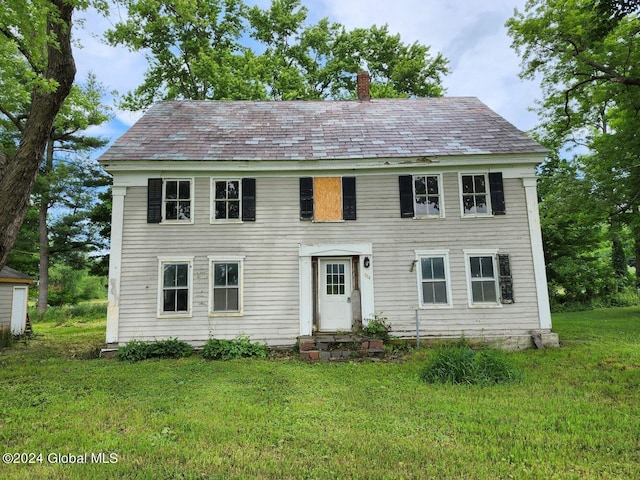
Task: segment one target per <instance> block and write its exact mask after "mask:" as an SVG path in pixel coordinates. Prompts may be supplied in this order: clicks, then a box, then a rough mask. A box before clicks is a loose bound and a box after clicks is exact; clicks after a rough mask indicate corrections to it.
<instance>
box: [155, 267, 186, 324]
mask: <svg viewBox="0 0 640 480" xmlns="http://www.w3.org/2000/svg"><path fill="white" fill-rule="evenodd" d="M192 267H193V257H171V258H159V288H158V316H159V317H164V316H190V315H191V288H192V286H191V285H192Z"/></svg>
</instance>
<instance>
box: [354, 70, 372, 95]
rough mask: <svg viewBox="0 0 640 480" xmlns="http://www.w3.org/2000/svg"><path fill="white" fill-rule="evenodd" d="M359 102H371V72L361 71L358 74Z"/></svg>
mask: <svg viewBox="0 0 640 480" xmlns="http://www.w3.org/2000/svg"><path fill="white" fill-rule="evenodd" d="M357 81H358V100H360V101H361V102H367V101H369V100H371V92H370V91H369V83H370V82H371V77H370V76H369V72H367V71H365V70H360V71H359V72H358V80H357Z"/></svg>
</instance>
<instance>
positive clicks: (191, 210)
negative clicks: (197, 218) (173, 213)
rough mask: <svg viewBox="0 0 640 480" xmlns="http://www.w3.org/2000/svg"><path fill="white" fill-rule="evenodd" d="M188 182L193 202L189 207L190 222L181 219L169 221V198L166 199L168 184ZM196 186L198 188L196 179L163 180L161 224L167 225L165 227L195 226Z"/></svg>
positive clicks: (173, 178) (177, 178)
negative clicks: (176, 225) (177, 225)
mask: <svg viewBox="0 0 640 480" xmlns="http://www.w3.org/2000/svg"><path fill="white" fill-rule="evenodd" d="M186 180H188V181H189V183H190V185H189V193H190V198H189V201H190V202H191V204H190V207H189V220H180V219H176V220H167V211H166V210H167V203H166V202H167V197H166V192H167V182H172V181H173V182H180V181H182V182H184V181H186ZM195 186H196V182H195V178H194V177H168V178H164V177H163V178H162V222H160V223H161V224H165V225H175V224H182V225H185V224H193V217H194V214H195V211H196V210H195V196H196V195H195Z"/></svg>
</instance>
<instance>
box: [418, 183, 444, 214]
mask: <svg viewBox="0 0 640 480" xmlns="http://www.w3.org/2000/svg"><path fill="white" fill-rule="evenodd" d="M440 184H441V181H440V175H425V176H414V177H413V192H414V193H413V201H414V212H415V216H416V217H417V218H420V217H442V216H444V215H443V214H444V210H443V208H442V207H443V205H442V196H441V191H440V190H441V187H440Z"/></svg>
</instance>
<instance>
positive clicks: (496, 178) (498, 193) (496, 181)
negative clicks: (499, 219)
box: [489, 172, 507, 215]
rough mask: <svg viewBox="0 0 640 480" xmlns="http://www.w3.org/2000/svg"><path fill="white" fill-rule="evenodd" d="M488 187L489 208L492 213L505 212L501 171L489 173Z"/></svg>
mask: <svg viewBox="0 0 640 480" xmlns="http://www.w3.org/2000/svg"><path fill="white" fill-rule="evenodd" d="M489 189H490V190H491V210H492V211H493V214H494V215H505V214H506V213H507V209H506V205H505V203H504V187H503V186H502V172H493V173H490V174H489Z"/></svg>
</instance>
